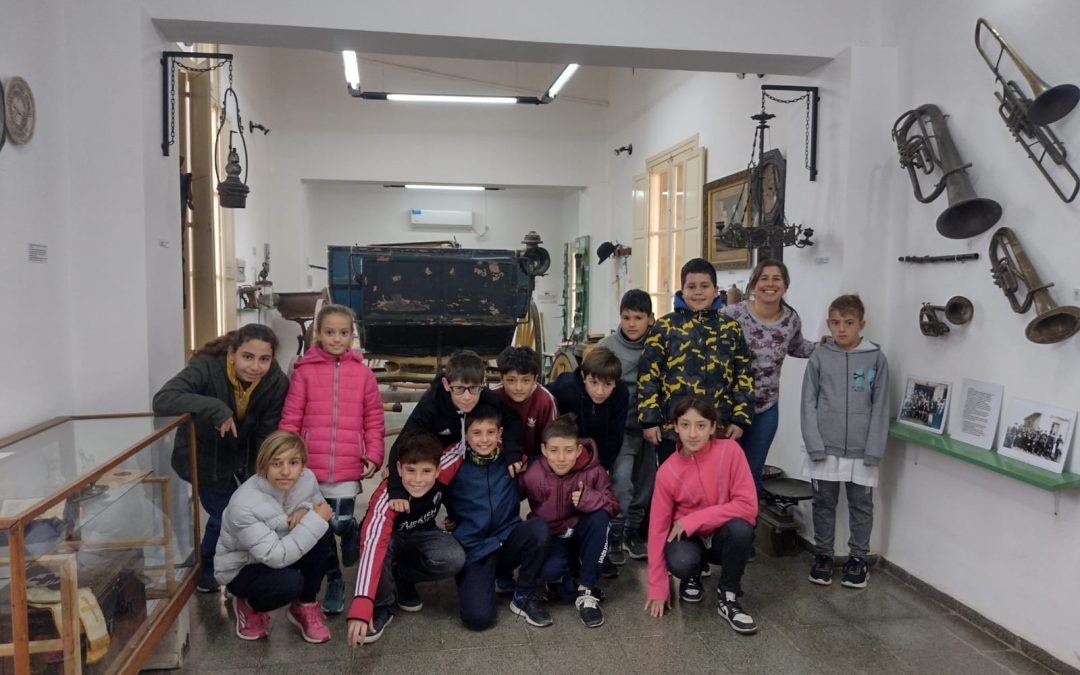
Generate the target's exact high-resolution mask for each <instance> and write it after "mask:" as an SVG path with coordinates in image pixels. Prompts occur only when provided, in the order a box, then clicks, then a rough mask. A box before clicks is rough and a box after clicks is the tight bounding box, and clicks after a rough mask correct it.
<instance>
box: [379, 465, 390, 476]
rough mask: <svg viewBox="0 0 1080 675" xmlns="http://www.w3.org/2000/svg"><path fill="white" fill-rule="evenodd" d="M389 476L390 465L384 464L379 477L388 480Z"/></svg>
mask: <svg viewBox="0 0 1080 675" xmlns="http://www.w3.org/2000/svg"><path fill="white" fill-rule="evenodd" d="M389 477H390V465H389V464H387V465H386V466H384V467H383V468H382V474H380V475H379V478H380V479H382V480H386V479H387V478H389Z"/></svg>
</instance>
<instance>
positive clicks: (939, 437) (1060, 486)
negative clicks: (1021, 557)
mask: <svg viewBox="0 0 1080 675" xmlns="http://www.w3.org/2000/svg"><path fill="white" fill-rule="evenodd" d="M889 435H890V436H892V437H893V438H899V439H900V440H902V441H907V442H908V443H914V444H915V445H921V446H923V447H924V448H930V449H931V450H936V451H938V452H940V453H941V454H943V455H948V456H950V457H955V458H956V459H959V460H962V461H965V462H968V463H969V464H975V465H978V466H981V467H983V468H984V469H989V470H991V471H993V472H995V473H1000V474H1001V475H1003V476H1009V477H1010V478H1015V479H1016V480H1019V481H1023V482H1025V483H1027V484H1028V485H1034V486H1035V487H1037V488H1042V489H1043V490H1049V491H1051V492H1056V491H1058V490H1075V489H1078V488H1080V474H1075V473H1068V472H1066V473H1054V472H1052V471H1047V470H1046V469H1040V468H1039V467H1037V466H1032V465H1030V464H1025V463H1024V462H1021V461H1020V460H1016V459H1013V458H1011V457H1003V456H1001V455H999V454H998V453H997V448H992V449H990V450H983V449H982V448H979V447H976V446H974V445H971V444H969V443H964V442H962V441H956V440H953V439H952V438H950V437H949V435H948V434H935V433H932V432H929V431H923V430H921V429H916V428H914V427H909V426H907V425H904V424H900V423H899V422H897V421H896V420H895V419H893V421H892V423H891V424H890V425H889Z"/></svg>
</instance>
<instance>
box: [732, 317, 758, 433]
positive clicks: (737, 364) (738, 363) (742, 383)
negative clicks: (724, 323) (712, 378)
mask: <svg viewBox="0 0 1080 675" xmlns="http://www.w3.org/2000/svg"><path fill="white" fill-rule="evenodd" d="M732 324H733V326H732V327H731V338H730V342H731V369H732V371H733V373H732V379H733V381H732V385H731V390H730V391H728V392H727V398H728V402H729V404H730V405H731V418H730V420H729V421H728V423H729V424H735V425H738V426H739V427H740V428H741V429H742V430H743V431H745V430H746V429H748V428H750V425H751V424H753V423H754V355H753V354H751V353H750V348H749V347H747V346H746V338H744V337H743V332H742V328H741V327H740V326H739V322H738V321H732ZM740 435H741V434H740Z"/></svg>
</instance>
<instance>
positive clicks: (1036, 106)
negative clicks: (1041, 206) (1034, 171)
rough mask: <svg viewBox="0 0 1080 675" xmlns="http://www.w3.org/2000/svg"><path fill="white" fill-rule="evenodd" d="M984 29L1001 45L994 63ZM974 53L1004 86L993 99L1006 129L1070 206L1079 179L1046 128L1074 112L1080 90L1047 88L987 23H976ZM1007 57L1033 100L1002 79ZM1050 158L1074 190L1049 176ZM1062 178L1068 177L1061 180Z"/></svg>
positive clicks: (1079, 188) (1063, 86)
mask: <svg viewBox="0 0 1080 675" xmlns="http://www.w3.org/2000/svg"><path fill="white" fill-rule="evenodd" d="M983 27H985V28H986V30H987V31H988V32H989V34H990V35H991V36H992V37H993V39H994V41H996V42H997V43H998V54H997V58H996V59H991V58H990V55H989V54H987V53H986V51H985V50H983V46H982V41H981V33H982V29H983ZM975 49H977V50H978V51H979V54H980V55H981V56H982V57H983V60H984V61H986V65H987V66H989V67H990V70H991V71H993V73H994V79H996V80H997V81H998V83H999V84H1001V91H1000V92H994V96H995V97H996V98H997V100H998V103H999V105H998V114H999V115H1000V116H1001V119H1002V120H1003V121H1004V122H1005V126H1007V127H1008V128H1009V131H1010V132H1012V135H1013V137H1014V138H1015V139H1016V142H1017V143H1019V144H1020V145H1022V146H1023V147H1024V151H1025V152H1027V155H1028V157H1029V158H1030V159H1031V161H1032V162H1035V166H1037V167H1038V168H1039V172H1040V173H1042V175H1043V178H1045V179H1046V182H1048V183H1050V187H1052V188H1054V192H1056V193H1057V195H1058V196H1059V197H1061V199H1062V200H1063V201H1065V202H1071V201H1072V200H1073V199H1075V198H1076V195H1077V193H1078V192H1080V176H1077V175H1076V171H1074V170H1073V168H1072V166H1070V165H1069V163H1068V161H1067V160H1066V157H1067V154H1068V153H1067V152H1066V150H1065V145H1064V144H1063V143H1062V142H1061V141H1060V140H1059V139H1058V137H1057V135H1056V134H1055V133H1054V132H1053V131H1051V130H1050V129H1049V128H1048V127H1047V126H1046V125H1047V124H1050V123H1052V122H1056V121H1058V120H1060V119H1061V118H1063V117H1065V116H1066V115H1068V114H1069V113H1070V112H1072V110H1073V108H1075V107H1076V104H1077V102H1078V101H1080V87H1077V86H1076V85H1075V84H1059V85H1057V86H1050V85H1048V84H1047V83H1046V82H1045V81H1044V80H1043V79H1042V78H1040V77H1039V76H1038V75H1036V74H1035V71H1033V70H1032V69H1031V67H1030V66H1028V65H1027V63H1025V62H1024V60H1023V59H1021V58H1020V57H1019V56H1017V54H1016V52H1015V51H1013V49H1012V47H1010V46H1009V44H1008V43H1007V42H1005V38H1003V37H1002V36H1001V33H999V32H998V31H997V30H996V29H995V28H994V27H993V26H991V25H990V24H989V23H987V21H986V19H981V18H980V19H979V20H978V21H976V22H975ZM1006 54H1008V55H1009V59H1010V60H1012V62H1013V63H1014V64H1015V65H1016V68H1017V70H1019V71H1020V74H1021V75H1023V76H1024V79H1025V80H1027V83H1028V86H1029V87H1030V88H1031V93H1032V96H1034V98H1028V97H1027V95H1026V94H1025V93H1024V90H1023V89H1021V88H1020V85H1018V84H1017V83H1016V82H1015V81H1014V80H1006V79H1005V76H1004V75H1002V73H1001V58H1002V57H1003V56H1005V55H1006ZM1029 139H1030V140H1029ZM1047 158H1049V159H1050V161H1052V162H1053V163H1054V164H1055V165H1057V167H1059V169H1060V171H1061V172H1064V173H1065V174H1067V175H1068V178H1069V179H1071V182H1072V185H1071V187H1070V186H1069V185H1068V184H1067V183H1063V184H1059V183H1058V181H1057V180H1055V179H1054V176H1052V175H1051V174H1050V172H1049V171H1048V170H1047V165H1046V164H1045V163H1044V160H1045V159H1047ZM1062 178H1063V179H1064V178H1065V177H1064V176H1062Z"/></svg>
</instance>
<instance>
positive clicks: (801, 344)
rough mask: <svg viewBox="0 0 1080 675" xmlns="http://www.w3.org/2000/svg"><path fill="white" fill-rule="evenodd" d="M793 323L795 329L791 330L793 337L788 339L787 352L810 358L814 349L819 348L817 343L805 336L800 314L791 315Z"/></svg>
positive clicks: (798, 356) (802, 357)
mask: <svg viewBox="0 0 1080 675" xmlns="http://www.w3.org/2000/svg"><path fill="white" fill-rule="evenodd" d="M791 325H792V328H793V330H792V331H791V339H790V340H788V344H787V353H788V354H789V355H791V356H794V357H797V358H800V359H808V358H810V355H811V354H813V353H814V349H816V348H817V343H816V342H812V341H810V340H807V339H806V338H804V337H803V334H802V320H801V319H799V315H798V314H793V315H792V316H791Z"/></svg>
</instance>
